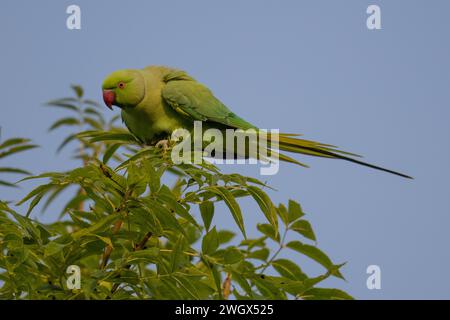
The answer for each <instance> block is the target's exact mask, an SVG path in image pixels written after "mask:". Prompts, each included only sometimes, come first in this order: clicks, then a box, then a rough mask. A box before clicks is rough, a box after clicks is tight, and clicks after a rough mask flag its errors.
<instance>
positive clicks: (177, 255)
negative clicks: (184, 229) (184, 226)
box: [170, 235, 185, 273]
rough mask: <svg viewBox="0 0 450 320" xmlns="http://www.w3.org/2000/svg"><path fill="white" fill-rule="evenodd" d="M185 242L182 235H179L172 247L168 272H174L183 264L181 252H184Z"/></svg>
mask: <svg viewBox="0 0 450 320" xmlns="http://www.w3.org/2000/svg"><path fill="white" fill-rule="evenodd" d="M184 244H185V240H184V237H183V236H182V235H180V236H179V237H178V239H177V242H176V243H175V246H174V247H173V251H172V255H171V256H170V272H171V273H172V272H175V271H176V270H178V268H179V267H180V266H181V265H182V263H183V258H184V256H183V250H184Z"/></svg>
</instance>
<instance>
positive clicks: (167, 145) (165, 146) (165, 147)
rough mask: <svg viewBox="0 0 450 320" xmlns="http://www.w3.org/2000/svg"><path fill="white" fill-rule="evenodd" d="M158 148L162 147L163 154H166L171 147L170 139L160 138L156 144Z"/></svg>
mask: <svg viewBox="0 0 450 320" xmlns="http://www.w3.org/2000/svg"><path fill="white" fill-rule="evenodd" d="M155 147H156V148H159V149H162V151H163V154H166V152H167V150H169V148H170V143H169V140H166V139H164V140H159V141H158V142H157V143H156V144H155Z"/></svg>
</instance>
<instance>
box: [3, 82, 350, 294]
mask: <svg viewBox="0 0 450 320" xmlns="http://www.w3.org/2000/svg"><path fill="white" fill-rule="evenodd" d="M74 90H75V93H76V98H70V99H69V98H64V99H60V100H56V101H52V102H51V103H50V105H52V106H56V107H60V108H65V109H69V111H71V112H73V111H75V112H76V113H77V114H78V117H77V118H75V117H74V118H70V119H71V120H69V118H64V119H63V120H58V121H57V122H55V124H54V125H53V126H52V129H55V128H58V127H61V126H72V125H74V124H76V125H80V124H82V126H84V127H85V126H87V127H89V126H90V127H89V128H88V130H84V131H83V132H81V133H75V134H72V135H71V136H72V137H74V138H73V139H75V140H78V142H79V143H80V145H81V147H82V149H81V150H82V153H80V149H78V150H77V151H78V155H81V156H80V158H81V159H82V160H83V161H82V166H80V167H78V168H75V169H73V170H70V171H68V172H48V173H43V174H40V175H37V176H32V177H26V178H25V179H23V180H30V179H33V180H34V179H41V180H43V182H42V183H41V184H40V185H39V186H38V187H36V188H35V189H33V190H32V191H31V192H29V193H28V194H27V195H26V196H25V197H24V198H23V199H22V200H21V201H20V202H19V203H18V204H19V205H21V204H24V203H26V202H28V203H29V204H28V210H27V213H26V215H25V216H24V215H21V214H19V213H18V212H16V211H15V210H13V209H11V207H10V206H8V205H7V204H6V203H5V202H0V271H1V273H0V283H3V284H2V287H1V288H0V298H3V299H12V298H14V299H230V298H233V299H288V298H297V299H350V298H351V297H350V296H349V295H348V294H346V293H345V292H343V291H341V290H338V289H326V288H318V287H317V284H319V283H320V282H322V281H323V280H325V279H327V278H328V277H332V276H333V277H338V278H343V276H342V274H341V272H340V267H341V266H342V264H335V263H333V262H332V260H331V259H330V258H329V257H328V256H327V255H326V254H325V253H324V252H323V251H321V250H320V249H319V248H317V247H316V245H315V241H316V236H315V234H314V231H313V229H312V227H311V225H310V223H309V222H308V221H307V220H305V219H304V218H305V215H304V213H303V211H302V208H301V206H300V205H299V204H298V203H297V202H295V201H292V200H290V201H289V202H288V204H287V205H286V206H285V205H283V204H279V205H275V204H274V203H273V202H272V201H271V199H270V197H269V196H268V194H267V193H266V191H265V190H266V189H267V186H266V185H265V184H264V183H263V182H261V181H259V180H257V179H255V178H251V177H244V176H242V175H239V174H224V173H222V172H221V171H220V170H219V169H218V168H217V167H215V166H213V165H211V164H210V163H207V162H204V163H202V164H199V165H192V164H181V165H174V164H173V163H172V161H171V159H170V156H169V154H168V153H167V152H165V151H164V150H160V149H158V148H155V147H152V146H140V145H139V143H138V142H137V141H136V140H135V139H134V137H133V136H132V135H131V134H129V133H127V132H126V131H123V130H122V131H121V130H120V129H118V128H114V127H112V124H111V123H107V122H106V121H104V120H103V117H102V115H101V114H100V113H99V114H95V116H96V117H97V118H96V119H95V120H96V125H94V124H93V123H91V122H92V121H90V120H89V121H85V116H86V113H87V112H86V110H91V109H89V108H90V107H86V108H84V109H83V108H82V107H80V105H83V104H86V101H89V100H84V99H83V90H82V89H81V88H80V87H74ZM87 104H88V105H91V103H87ZM92 110H96V109H92ZM90 112H91V111H89V112H88V113H89V114H90ZM83 121H84V122H83ZM97 125H98V126H97ZM86 150H89V151H90V152H89V153H87V152H86ZM174 175H175V177H176V182H175V183H172V184H169V183H167V182H165V181H166V180H167V179H166V177H167V176H172V177H173V176H174ZM69 186H77V188H78V190H79V191H78V192H77V193H76V194H74V195H73V197H72V198H71V199H69V200H68V202H67V204H66V206H65V208H64V209H63V211H62V213H61V217H62V219H59V220H58V221H56V222H54V223H51V224H46V225H44V224H42V223H40V222H38V221H36V220H34V219H32V218H30V214H31V213H32V210H33V209H35V208H36V206H37V205H38V204H39V203H40V202H41V201H44V199H45V206H46V207H47V206H48V205H49V204H50V203H51V202H52V201H54V199H55V198H56V196H57V195H58V194H59V193H60V192H61V191H62V190H64V189H66V188H68V187H69ZM245 197H249V198H252V199H253V200H254V202H255V206H256V207H258V208H259V212H260V214H261V217H263V218H264V220H265V223H262V224H259V225H258V226H257V230H258V232H259V234H260V235H259V236H258V237H256V238H249V237H247V233H246V230H247V228H248V226H246V221H245V219H244V217H245V215H244V214H243V212H242V210H241V207H240V205H239V202H240V199H241V198H245ZM219 203H224V204H225V206H226V207H227V208H228V212H229V219H230V222H231V221H234V223H235V224H236V226H237V230H239V233H237V234H236V233H234V232H233V231H230V230H226V229H221V228H219V226H217V225H213V222H214V216H215V215H216V214H219V212H218V211H219V208H220V206H218V204H219ZM220 214H222V212H220ZM288 233H292V234H294V235H295V237H296V240H294V241H291V242H287V241H286V239H287V234H288ZM274 246H275V247H276V249H275V250H271V248H272V247H274ZM284 250H288V251H290V252H291V253H292V255H293V256H294V255H297V254H299V255H303V256H305V257H307V258H309V259H312V260H314V261H315V262H317V263H318V264H319V265H321V266H323V268H324V271H323V273H322V274H321V275H319V276H314V277H310V276H308V275H307V274H306V273H305V272H304V271H303V270H302V269H301V268H300V266H298V265H297V264H296V263H295V262H294V261H293V260H288V259H285V258H280V257H279V256H280V252H282V251H284ZM71 265H77V266H79V267H80V269H81V288H80V289H72V290H69V289H68V288H67V284H66V280H67V277H68V276H69V274H67V273H66V270H67V268H68V267H69V266H71Z"/></svg>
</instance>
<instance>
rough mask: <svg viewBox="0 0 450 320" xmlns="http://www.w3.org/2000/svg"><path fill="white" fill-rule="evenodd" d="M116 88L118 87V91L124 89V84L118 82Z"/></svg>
mask: <svg viewBox="0 0 450 320" xmlns="http://www.w3.org/2000/svg"><path fill="white" fill-rule="evenodd" d="M117 87H119V88H120V89H123V88H125V82H122V81H121V82H119V83H118V84H117Z"/></svg>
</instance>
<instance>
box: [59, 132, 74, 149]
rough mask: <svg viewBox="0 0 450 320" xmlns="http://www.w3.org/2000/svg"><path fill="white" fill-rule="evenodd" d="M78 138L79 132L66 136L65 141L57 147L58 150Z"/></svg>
mask: <svg viewBox="0 0 450 320" xmlns="http://www.w3.org/2000/svg"><path fill="white" fill-rule="evenodd" d="M76 138H77V134H71V135H70V136H68V137H66V138H65V139H64V140H63V142H61V144H60V145H59V146H58V149H56V152H60V151H61V150H62V149H63V148H64V147H65V146H66V145H67V144H68V143H69V142H71V141H73V140H75V139H76Z"/></svg>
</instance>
